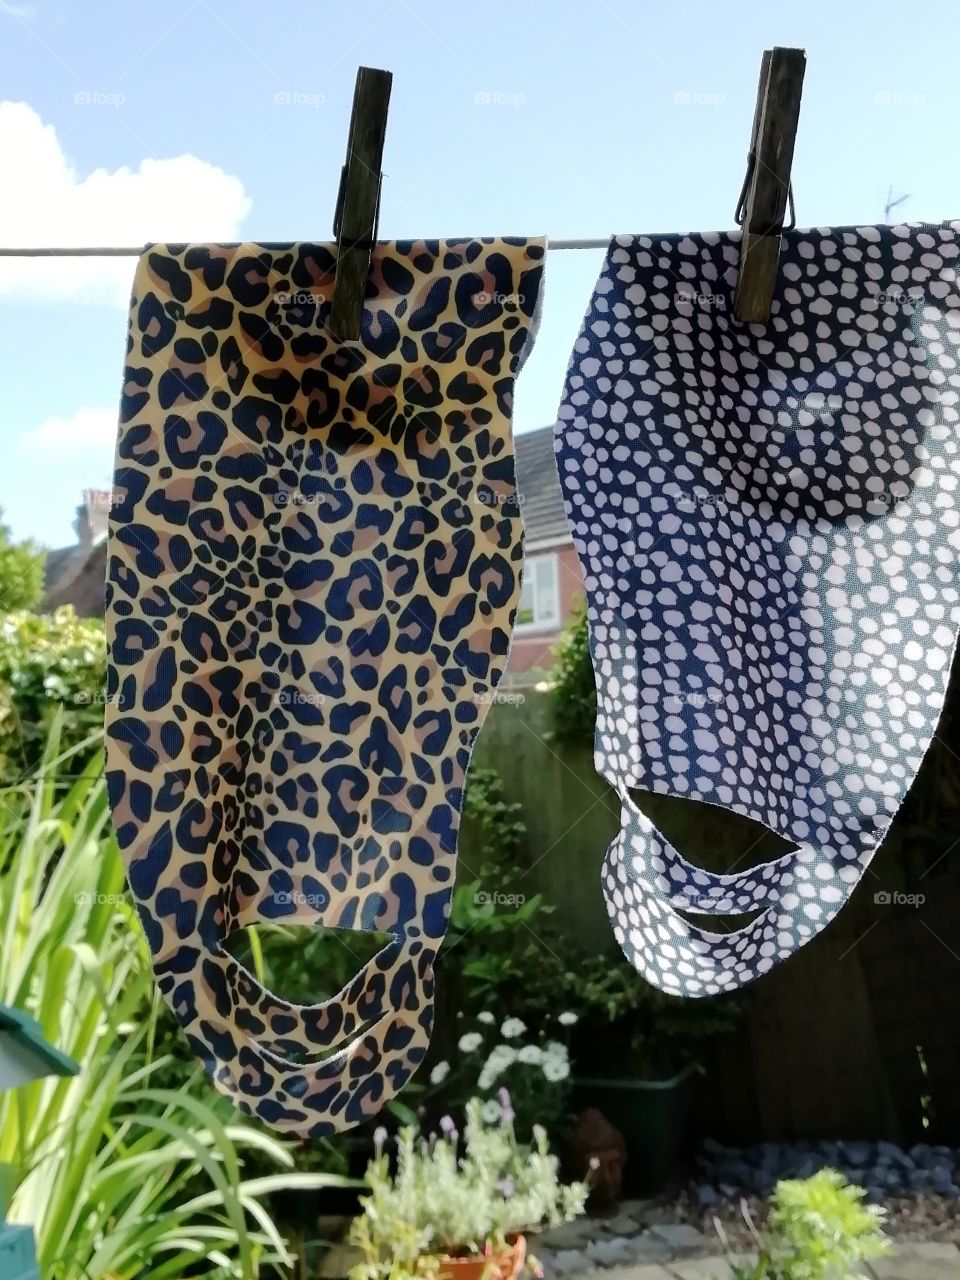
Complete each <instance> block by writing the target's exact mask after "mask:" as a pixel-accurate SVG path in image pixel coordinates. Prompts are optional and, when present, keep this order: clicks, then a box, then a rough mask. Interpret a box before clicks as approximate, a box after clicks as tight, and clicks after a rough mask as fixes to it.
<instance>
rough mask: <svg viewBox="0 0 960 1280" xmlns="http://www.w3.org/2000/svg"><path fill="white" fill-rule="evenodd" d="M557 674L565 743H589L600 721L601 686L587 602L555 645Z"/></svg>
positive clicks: (556, 711)
mask: <svg viewBox="0 0 960 1280" xmlns="http://www.w3.org/2000/svg"><path fill="white" fill-rule="evenodd" d="M554 652H555V655H556V666H555V669H554V677H553V690H552V693H551V697H552V701H553V725H554V732H555V734H556V737H557V738H558V739H559V740H560V741H562V742H579V743H582V744H584V745H587V746H589V745H590V744H592V742H593V731H594V726H595V724H596V720H597V686H596V684H595V682H594V678H593V659H592V658H591V656H590V633H589V629H588V627H587V606H586V601H583V602H582V603H581V604H580V605H579V607H578V608H577V611H576V612H575V613H574V615H573V617H572V618H571V620H570V622H569V623H568V624H567V626H566V628H565V630H564V631H563V633H562V635H561V636H560V639H559V640H558V641H557V645H556V648H555V651H554Z"/></svg>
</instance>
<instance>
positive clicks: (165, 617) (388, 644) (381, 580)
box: [106, 238, 545, 1137]
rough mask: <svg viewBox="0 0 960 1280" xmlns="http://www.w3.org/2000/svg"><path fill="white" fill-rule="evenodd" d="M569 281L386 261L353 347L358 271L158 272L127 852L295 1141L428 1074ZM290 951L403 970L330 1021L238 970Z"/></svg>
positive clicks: (131, 346) (167, 259)
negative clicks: (556, 291)
mask: <svg viewBox="0 0 960 1280" xmlns="http://www.w3.org/2000/svg"><path fill="white" fill-rule="evenodd" d="M544 249H545V246H544V242H543V241H535V240H526V239H521V238H516V239H504V240H492V239H491V240H483V239H474V240H469V239H466V240H445V241H440V240H420V241H407V242H402V243H389V244H379V245H377V247H376V249H375V250H374V254H373V261H372V265H371V271H370V276H369V278H368V283H367V294H366V299H365V304H364V313H363V321H362V330H361V338H360V340H359V341H358V342H343V343H340V342H337V341H336V340H334V339H333V338H332V337H331V335H330V334H329V332H328V330H327V328H326V327H325V325H324V323H323V319H324V316H325V315H326V309H327V308H328V306H329V296H330V292H331V290H332V283H333V277H334V268H335V265H336V248H335V246H330V245H311V244H289V245H270V246H266V245H256V244H245V245H176V246H153V247H150V248H148V249H147V250H146V251H145V253H144V255H143V256H142V258H141V259H140V262H139V264H138V267H137V273H136V277H135V280H134V287H133V298H132V303H131V311H130V325H129V338H128V354H127V364H126V370H125V379H124V394H123V403H122V411H121V423H120V433H119V439H118V443H117V456H116V471H115V477H114V494H115V502H114V504H113V507H112V510H111V525H110V542H109V554H108V575H107V576H108V583H107V610H106V617H107V629H108V638H109V643H110V669H109V676H108V698H107V716H106V734H107V782H108V788H109V793H110V802H111V807H112V810H113V818H114V826H115V829H116V833H117V839H118V842H119V845H120V848H121V851H122V854H123V857H124V862H125V865H126V868H127V874H128V879H129V881H130V886H131V890H132V893H133V896H134V899H135V901H136V904H137V908H138V910H139V913H140V918H141V920H142V922H143V926H144V930H145V932H146V936H147V940H148V942H149V945H150V949H151V953H152V960H153V966H154V972H155V974H156V978H157V984H158V987H159V989H160V991H161V993H162V994H163V996H164V998H165V999H166V1000H167V1002H168V1003H169V1005H170V1007H171V1008H172V1010H173V1011H174V1013H175V1015H176V1017H177V1018H178V1020H179V1022H180V1023H181V1025H182V1026H183V1028H184V1030H185V1032H186V1034H187V1036H188V1038H189V1040H190V1043H191V1046H192V1048H193V1049H194V1051H195V1053H196V1054H197V1056H198V1057H199V1058H200V1059H201V1060H202V1061H203V1062H204V1065H205V1066H206V1069H207V1070H208V1071H209V1072H210V1074H211V1076H212V1077H213V1078H214V1080H215V1081H216V1083H217V1085H218V1086H219V1087H220V1088H221V1089H223V1090H224V1091H225V1092H226V1093H228V1094H229V1095H230V1096H231V1097H232V1098H233V1099H234V1100H235V1102H236V1103H237V1105H238V1106H240V1107H241V1108H242V1109H243V1110H245V1111H247V1112H249V1113H250V1114H253V1115H255V1116H258V1117H259V1118H260V1119H262V1120H264V1121H266V1122H267V1123H270V1124H272V1125H273V1126H274V1127H275V1128H277V1129H280V1130H281V1131H283V1132H290V1133H295V1134H297V1135H299V1136H302V1137H320V1136H324V1135H326V1134H329V1133H332V1132H337V1131H341V1130H344V1129H349V1128H350V1127H351V1126H353V1125H356V1124H359V1123H361V1122H362V1121H364V1120H365V1119H367V1118H368V1117H369V1116H370V1115H372V1114H374V1113H375V1112H376V1111H378V1110H379V1108H380V1107H381V1106H383V1104H384V1103H385V1102H387V1101H388V1100H389V1099H390V1098H392V1097H393V1096H395V1094H396V1093H397V1092H398V1091H399V1090H400V1089H402V1088H403V1086H404V1085H405V1084H406V1082H407V1081H408V1080H409V1079H410V1077H411V1075H412V1074H413V1072H414V1071H415V1070H416V1069H417V1067H418V1066H419V1065H420V1063H421V1062H422V1061H423V1058H424V1056H425V1054H426V1051H427V1046H428V1044H429V1040H430V1033H431V1029H432V1025H433V995H434V976H433V975H434V959H435V957H436V954H437V951H438V949H439V947H440V944H441V942H442V940H443V936H444V932H445V929H446V923H447V918H448V915H449V911H450V903H451V897H452V893H453V885H454V876H455V864H456V847H457V832H458V827H459V820H460V810H461V806H462V801H463V789H464V783H465V779H466V772H467V767H468V764H469V759H470V753H471V750H472V747H473V743H474V740H475V738H476V735H477V732H478V731H479V728H480V726H481V724H482V722H483V719H484V715H485V713H486V709H487V707H488V706H489V705H490V702H491V701H492V699H491V693H492V690H493V689H494V688H495V687H496V685H497V684H498V683H499V681H500V678H501V676H502V675H503V672H504V669H505V667H506V663H507V656H508V653H509V647H510V634H511V627H512V622H513V617H514V614H515V612H516V608H517V604H518V601H519V595H520V567H521V564H522V559H523V542H522V531H523V526H522V521H521V517H520V511H519V506H518V505H517V504H511V503H510V502H509V501H508V499H509V498H510V495H511V494H515V491H516V477H515V474H514V455H513V441H512V435H511V422H510V419H511V413H512V408H513V386H514V379H515V377H516V374H517V372H518V371H519V368H520V366H521V364H522V362H523V359H524V357H525V355H526V352H527V350H528V349H529V347H530V345H531V342H532V337H533V333H534V331H535V328H536V318H537V314H538V300H539V293H540V280H541V275H542V270H543V256H544ZM280 295H285V296H286V297H287V299H288V300H289V299H291V298H292V302H291V303H290V306H289V307H287V308H281V307H280V305H279V302H278V297H279V296H280ZM318 296H319V297H320V298H322V302H321V303H320V304H319V305H317V304H315V301H314V300H315V298H316V297H318ZM297 308H300V310H299V311H298V310H297ZM490 494H493V495H494V496H495V497H496V501H494V502H491V501H489V495H490ZM282 919H296V921H297V923H298V924H300V925H306V924H315V925H317V926H319V927H332V928H336V929H341V930H345V931H354V932H359V933H362V934H369V936H370V937H374V936H377V937H382V936H383V935H386V936H387V939H388V941H387V942H386V943H385V944H384V945H383V946H382V947H381V948H380V949H379V950H377V951H376V953H375V954H374V955H372V956H369V955H368V952H364V953H363V954H362V955H361V958H360V960H359V961H358V962H357V963H356V965H355V966H353V967H352V968H347V969H346V973H347V974H348V975H349V976H348V977H347V978H346V980H345V982H344V985H343V986H342V989H341V990H339V991H337V992H335V993H334V994H333V995H328V994H327V995H325V998H322V999H319V1000H318V999H317V996H318V995H319V994H321V993H319V992H315V993H312V995H311V996H310V997H309V999H308V1001H307V1002H306V1003H301V1002H298V1001H294V1000H291V999H289V998H287V996H286V995H284V994H282V993H278V992H274V991H271V990H268V989H267V988H266V987H265V986H264V985H262V984H261V983H259V982H258V981H257V979H256V977H255V975H254V974H253V973H252V972H251V971H250V969H249V968H248V967H246V966H245V965H244V964H242V963H240V962H239V961H238V960H237V959H236V958H235V956H233V955H231V954H230V952H229V949H228V947H227V946H225V944H226V940H227V939H228V938H230V935H231V934H234V933H235V932H236V931H237V930H240V929H242V928H244V927H246V926H250V925H254V924H257V923H275V922H277V921H278V920H282ZM229 945H230V946H233V943H232V942H231V943H230V944H229ZM280 984H281V986H282V978H281V979H280ZM298 994H299V993H298Z"/></svg>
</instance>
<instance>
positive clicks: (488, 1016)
mask: <svg viewBox="0 0 960 1280" xmlns="http://www.w3.org/2000/svg"><path fill="white" fill-rule="evenodd" d="M477 1021H478V1022H485V1023H486V1024H487V1026H490V1025H491V1024H492V1023H494V1022H496V1018H495V1017H494V1016H493V1014H492V1013H489V1012H488V1011H487V1010H486V1009H484V1011H483V1013H478V1014H477Z"/></svg>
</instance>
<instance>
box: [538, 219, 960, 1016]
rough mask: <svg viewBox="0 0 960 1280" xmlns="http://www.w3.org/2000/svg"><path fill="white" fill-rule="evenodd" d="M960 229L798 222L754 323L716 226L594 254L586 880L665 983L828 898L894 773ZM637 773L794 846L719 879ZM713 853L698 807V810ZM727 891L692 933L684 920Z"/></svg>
mask: <svg viewBox="0 0 960 1280" xmlns="http://www.w3.org/2000/svg"><path fill="white" fill-rule="evenodd" d="M958 235H960V224H957V223H951V224H946V225H944V226H912V227H903V226H901V227H851V228H839V229H836V230H822V229H821V230H813V231H792V232H788V233H787V234H786V235H785V236H784V241H783V252H782V256H781V262H780V272H779V282H778V287H777V293H776V295H775V300H774V305H773V311H772V314H771V318H770V321H769V323H768V324H766V325H762V326H761V325H751V326H746V325H743V324H740V323H739V322H738V321H737V320H736V319H735V317H734V316H733V312H732V305H733V301H732V300H733V289H734V285H735V278H736V267H737V261H738V252H739V236H737V235H689V236H658V237H648V236H638V237H620V238H617V239H615V240H614V241H613V242H612V243H611V245H610V248H609V251H608V253H607V258H606V261H605V263H604V266H603V269H602V271H601V274H600V278H599V280H598V282H597V285H596V289H595V292H594V296H593V299H592V301H591V304H590V309H589V311H588V313H587V316H586V319H585V321H584V324H583V328H582V330H581V333H580V336H579V338H578V340H577V343H576V346H575V349H574V354H573V358H572V360H571V363H570V368H569V372H568V376H567V382H566V388H565V392H564V398H563V402H562V405H561V408H560V414H559V421H558V424H557V430H556V448H557V455H558V465H559V472H560V480H561V484H562V487H563V492H564V500H565V503H566V510H567V517H568V520H569V523H570V528H571V531H572V534H573V538H574V541H575V544H576V548H577V552H578V554H579V557H580V561H581V564H582V567H583V571H584V575H585V580H586V589H587V596H588V606H589V624H590V642H591V648H592V653H593V661H594V667H595V672H596V681H597V692H598V711H597V727H596V744H595V747H596V755H595V758H596V764H597V768H598V770H599V771H600V773H601V774H602V775H603V776H604V777H605V778H606V779H607V780H608V781H609V782H610V784H611V786H613V787H614V788H615V789H616V790H617V792H618V794H619V796H620V799H621V802H622V823H621V831H620V834H619V835H618V837H617V838H616V840H615V841H614V843H613V845H612V846H611V847H610V849H609V850H608V852H607V855H606V859H605V863H604V868H603V876H602V883H603V892H604V896H605V899H606V904H607V909H608V912H609V915H610V919H611V921H612V924H613V929H614V933H615V934H616V937H617V940H618V942H619V943H620V946H621V947H622V948H623V950H624V952H625V954H626V955H627V957H628V959H630V961H631V962H632V963H633V964H634V965H635V966H636V968H637V969H638V970H639V972H640V973H641V974H643V976H644V977H645V978H646V979H647V980H648V981H650V982H651V983H653V984H654V985H655V986H657V987H660V988H661V989H663V990H664V991H668V992H674V993H677V994H681V995H688V996H705V995H710V994H713V993H716V992H721V991H726V990H730V989H733V988H736V987H740V986H743V985H744V984H745V983H747V982H750V981H751V980H752V979H754V978H756V977H758V976H759V975H760V974H763V973H765V972H767V971H768V970H769V969H771V968H772V967H773V966H774V965H775V964H777V963H778V962H780V961H781V960H784V959H786V958H787V957H788V956H790V955H791V954H793V952H795V951H796V950H797V949H798V948H799V947H801V946H802V945H803V944H804V943H806V942H809V941H810V940H811V939H812V938H814V937H815V936H816V934H817V933H819V931H820V930H821V929H823V928H824V927H825V926H826V925H827V924H828V923H829V922H830V920H832V919H833V917H834V916H835V915H836V914H837V912H838V911H839V910H840V909H841V907H842V906H843V904H844V903H845V902H846V900H847V899H848V898H849V897H850V895H851V893H852V892H853V889H854V888H855V886H856V884H857V882H858V881H859V880H860V877H861V876H862V875H863V873H864V871H865V869H866V868H867V866H868V864H869V862H870V859H871V857H872V856H873V853H874V851H875V849H876V848H877V845H878V844H879V842H880V840H881V838H882V837H883V834H884V832H885V831H886V829H887V827H888V826H889V824H890V821H891V819H892V817H893V815H894V814H895V813H896V811H897V808H898V806H899V805H900V803H901V801H902V800H903V797H904V795H905V793H906V791H907V789H908V788H909V786H910V784H911V783H912V781H913V779H914V777H915V776H916V773H917V769H918V768H919V765H920V762H921V760H922V758H923V754H924V752H925V750H926V748H927V745H928V744H929V742H930V739H931V736H932V735H933V733H934V730H935V728H936V725H937V720H938V717H939V715H940V712H941V709H942V706H943V700H944V694H945V690H946V683H947V677H948V673H949V668H950V661H951V655H952V653H953V650H954V646H955V642H956V636H957V627H958V623H960V607H958V581H960V573H958V552H960V534H958V521H960V501H958V492H957V481H958V473H960V458H958V448H960V426H958V396H960V368H958V350H960V297H958V289H957V265H958V245H960V240H958ZM633 789H643V790H647V791H652V792H659V793H662V794H667V795H672V796H679V797H688V798H692V799H695V800H701V801H705V802H707V803H708V804H711V805H717V806H719V807H721V808H724V809H728V810H732V811H734V812H735V813H738V814H741V815H743V816H745V817H747V818H750V819H753V820H754V821H755V822H758V823H761V824H763V825H764V826H766V827H768V828H769V829H771V830H772V831H774V832H776V833H777V834H778V835H780V836H781V837H784V838H785V839H786V840H787V841H789V842H790V843H791V845H792V848H791V850H790V851H789V852H787V853H786V854H785V855H783V856H782V857H779V858H777V859H776V860H774V861H770V862H765V863H762V864H761V865H758V866H755V867H751V868H748V869H744V870H739V871H734V872H732V873H730V874H723V875H721V874H713V873H710V872H708V871H706V870H703V869H701V868H700V867H699V866H697V865H694V864H693V863H692V862H690V861H687V860H686V859H685V858H684V857H682V856H681V854H680V853H679V852H678V851H677V850H676V849H675V848H673V847H672V846H671V845H670V843H669V842H668V841H667V840H666V839H665V838H664V837H663V835H662V834H661V833H660V832H659V831H658V830H657V828H656V827H655V825H654V824H653V823H652V822H651V821H650V820H649V819H648V818H647V817H646V816H645V815H644V814H643V813H642V812H641V811H640V809H639V807H638V806H637V805H636V803H635V802H634V799H633V798H632V796H631V791H632V790H633ZM701 835H702V840H703V843H704V850H705V852H706V851H708V850H709V847H710V840H711V832H710V827H709V823H708V822H707V823H705V824H704V825H703V828H702V832H701ZM741 913H745V914H750V915H751V917H752V918H751V920H750V921H749V923H747V924H746V925H743V926H742V927H738V928H737V929H735V930H734V931H733V932H728V933H722V934H721V933H715V932H712V931H711V930H710V929H709V927H706V926H704V925H703V924H701V923H700V922H694V921H692V920H690V919H688V915H689V914H694V915H697V916H708V917H709V916H725V915H733V914H741Z"/></svg>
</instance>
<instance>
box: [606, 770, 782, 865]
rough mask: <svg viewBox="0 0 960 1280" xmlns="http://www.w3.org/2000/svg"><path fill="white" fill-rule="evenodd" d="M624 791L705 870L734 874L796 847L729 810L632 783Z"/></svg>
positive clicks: (671, 840) (688, 858)
mask: <svg viewBox="0 0 960 1280" xmlns="http://www.w3.org/2000/svg"><path fill="white" fill-rule="evenodd" d="M627 795H628V796H629V798H630V800H631V801H632V803H633V804H634V805H636V807H637V808H638V809H639V810H640V811H641V813H644V814H646V816H647V817H648V818H649V819H650V821H651V822H652V823H653V824H654V826H655V827H656V828H657V830H658V831H659V832H660V833H661V835H664V836H666V838H667V840H668V841H669V842H670V844H671V845H672V846H673V848H674V849H676V851H677V852H678V853H679V854H682V856H683V857H684V858H685V859H686V860H687V861H688V862H690V863H692V864H693V865H694V866H697V867H702V868H703V870H704V871H711V872H714V873H716V874H718V875H732V874H733V873H734V872H737V871H744V870H746V869H747V868H749V867H759V866H761V865H762V864H764V863H767V862H775V861H776V859H777V858H782V857H783V855H784V854H785V853H789V852H790V851H791V850H792V849H795V848H796V845H795V844H793V843H791V841H789V840H786V839H785V838H784V837H783V836H781V835H778V834H777V832H776V831H771V829H770V828H769V827H768V826H765V825H764V823H762V822H755V821H754V820H753V819H752V818H747V817H745V816H744V815H743V814H741V813H735V812H734V811H733V810H732V809H720V808H718V807H717V806H716V805H713V804H707V803H706V802H705V801H703V800H695V799H692V798H691V797H689V796H672V795H662V794H660V793H659V792H656V791H645V790H641V789H640V788H633V787H631V788H630V789H629V790H628V792H627Z"/></svg>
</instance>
